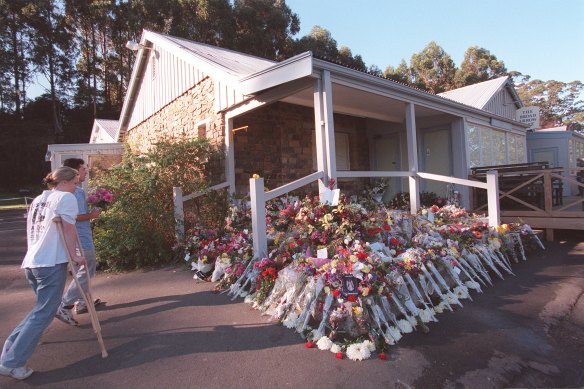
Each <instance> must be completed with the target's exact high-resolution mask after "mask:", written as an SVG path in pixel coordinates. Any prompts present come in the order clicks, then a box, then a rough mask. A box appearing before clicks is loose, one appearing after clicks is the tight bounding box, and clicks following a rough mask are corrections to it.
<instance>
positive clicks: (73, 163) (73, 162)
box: [63, 158, 85, 170]
mask: <svg viewBox="0 0 584 389" xmlns="http://www.w3.org/2000/svg"><path fill="white" fill-rule="evenodd" d="M81 165H85V161H84V160H82V159H81V158H67V159H66V160H64V161H63V166H67V167H70V168H73V169H75V170H79V166H81Z"/></svg>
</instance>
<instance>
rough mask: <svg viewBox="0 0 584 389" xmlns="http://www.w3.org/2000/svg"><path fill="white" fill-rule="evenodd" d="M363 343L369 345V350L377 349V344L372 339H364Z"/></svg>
mask: <svg viewBox="0 0 584 389" xmlns="http://www.w3.org/2000/svg"><path fill="white" fill-rule="evenodd" d="M363 345H364V346H365V347H367V349H368V350H369V352H373V351H375V345H374V344H373V342H372V341H370V340H364V341H363Z"/></svg>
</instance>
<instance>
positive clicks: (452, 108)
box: [314, 59, 528, 128]
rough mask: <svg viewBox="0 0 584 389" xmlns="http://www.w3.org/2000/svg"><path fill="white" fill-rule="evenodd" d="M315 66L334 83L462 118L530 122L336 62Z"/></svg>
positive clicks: (515, 124) (521, 125) (519, 124)
mask: <svg viewBox="0 0 584 389" xmlns="http://www.w3.org/2000/svg"><path fill="white" fill-rule="evenodd" d="M314 66H315V68H317V67H318V68H322V69H327V70H330V71H331V78H332V80H333V82H334V83H337V84H341V85H345V86H348V87H351V88H355V89H360V90H363V91H369V92H371V93H376V94H379V95H382V96H386V97H390V98H393V99H396V100H401V101H405V102H411V103H414V104H415V105H419V106H422V107H426V108H430V109H435V110H437V111H441V112H444V113H449V114H451V115H455V116H460V117H479V118H482V119H483V120H486V121H487V122H489V123H490V121H491V118H494V119H496V120H499V121H501V122H506V123H509V124H512V125H513V126H518V127H525V128H527V127H528V125H526V124H523V123H520V122H517V121H515V120H512V119H509V118H506V117H503V116H499V115H495V114H493V113H490V112H487V111H483V110H481V109H478V108H475V107H471V106H470V105H466V104H462V103H459V102H456V101H453V100H450V99H447V98H444V97H442V96H438V95H433V94H431V93H428V92H424V91H422V90H419V89H416V88H412V87H409V86H407V85H403V84H400V83H398V82H395V81H392V80H388V79H385V78H381V77H377V76H373V75H371V74H367V73H363V72H359V71H356V70H353V69H350V68H347V67H344V66H341V65H337V64H334V63H330V62H326V61H322V60H318V59H315V60H314Z"/></svg>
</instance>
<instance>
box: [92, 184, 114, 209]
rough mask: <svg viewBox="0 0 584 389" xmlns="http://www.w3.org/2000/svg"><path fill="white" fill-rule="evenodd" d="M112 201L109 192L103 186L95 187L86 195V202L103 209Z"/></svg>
mask: <svg viewBox="0 0 584 389" xmlns="http://www.w3.org/2000/svg"><path fill="white" fill-rule="evenodd" d="M113 201H114V196H113V195H112V194H111V192H110V191H109V190H107V189H104V188H97V189H95V191H94V192H93V193H92V194H90V195H89V196H88V197H87V203H88V204H89V205H91V206H92V207H94V208H100V209H103V210H105V209H106V208H107V207H108V206H109V205H110V204H111V203H112V202H113Z"/></svg>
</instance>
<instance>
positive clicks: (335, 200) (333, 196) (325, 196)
mask: <svg viewBox="0 0 584 389" xmlns="http://www.w3.org/2000/svg"><path fill="white" fill-rule="evenodd" d="M319 196H320V203H321V204H328V205H331V206H333V207H336V206H337V205H339V197H340V196H341V190H340V189H333V190H331V189H329V188H324V189H323V190H322V191H321V192H320V193H319Z"/></svg>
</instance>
